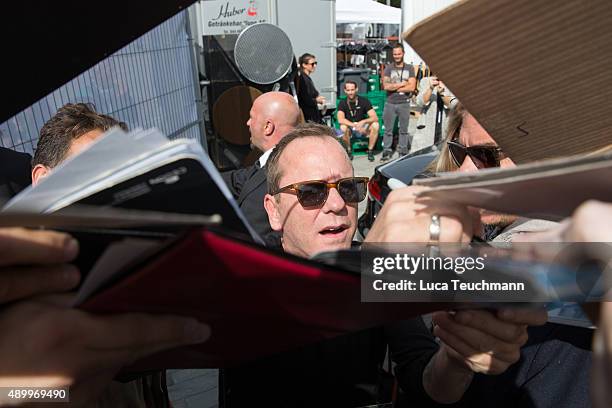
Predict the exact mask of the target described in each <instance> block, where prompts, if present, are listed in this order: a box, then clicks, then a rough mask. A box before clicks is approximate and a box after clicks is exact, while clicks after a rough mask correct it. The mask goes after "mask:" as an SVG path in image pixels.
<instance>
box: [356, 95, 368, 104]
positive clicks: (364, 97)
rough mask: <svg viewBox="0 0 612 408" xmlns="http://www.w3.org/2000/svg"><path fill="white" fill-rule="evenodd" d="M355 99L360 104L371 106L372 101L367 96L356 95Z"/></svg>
mask: <svg viewBox="0 0 612 408" xmlns="http://www.w3.org/2000/svg"><path fill="white" fill-rule="evenodd" d="M357 97H358V98H359V102H362V103H361V104H362V105H363V104H370V105H371V104H372V101H370V99H369V98H368V97H367V96H361V95H357Z"/></svg>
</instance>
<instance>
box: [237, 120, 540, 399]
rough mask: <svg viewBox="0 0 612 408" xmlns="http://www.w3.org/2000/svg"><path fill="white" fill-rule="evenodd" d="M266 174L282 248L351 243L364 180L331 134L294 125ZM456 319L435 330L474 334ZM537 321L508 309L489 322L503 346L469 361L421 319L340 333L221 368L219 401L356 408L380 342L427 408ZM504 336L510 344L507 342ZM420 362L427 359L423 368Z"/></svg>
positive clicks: (310, 251)
mask: <svg viewBox="0 0 612 408" xmlns="http://www.w3.org/2000/svg"><path fill="white" fill-rule="evenodd" d="M267 176H268V191H269V194H267V195H266V197H265V208H266V211H267V213H268V217H269V220H270V225H271V226H272V228H273V229H274V230H276V231H279V232H280V233H281V234H282V249H283V251H285V252H287V253H291V254H293V255H297V256H301V257H306V258H310V257H312V256H313V255H315V254H317V253H318V252H322V251H333V250H340V249H348V248H350V247H351V243H352V238H353V234H354V233H355V229H356V222H357V203H358V202H359V201H361V200H363V199H364V198H365V195H366V183H367V178H363V177H354V176H353V168H352V166H351V163H350V161H349V159H348V157H347V154H346V152H345V151H344V149H343V148H342V147H341V145H340V144H339V143H338V142H337V140H336V139H335V135H334V133H333V130H331V129H329V128H327V127H325V126H321V125H315V124H306V125H300V126H298V127H297V128H296V129H295V130H294V131H293V132H291V133H290V134H289V135H287V136H286V137H285V138H283V139H282V140H281V142H280V143H279V144H278V145H277V146H276V148H275V150H274V151H273V152H272V154H271V156H270V158H269V160H268V164H267ZM478 313H479V312H477V311H475V312H474V313H473V315H475V316H476V317H475V318H474V320H475V321H477V322H479V323H482V322H483V321H484V320H481V319H477V317H478ZM460 315H461V316H460V317H458V318H457V319H458V320H456V319H454V318H449V317H448V316H447V315H446V314H443V315H440V316H439V321H438V324H439V326H440V331H441V333H446V330H448V332H449V333H452V334H450V335H451V336H455V337H457V338H459V339H463V338H465V337H467V338H469V337H470V335H472V333H473V332H474V331H475V330H474V329H473V328H471V327H470V326H469V324H464V320H465V321H468V318H469V317H471V316H472V315H469V314H468V313H466V315H465V319H464V316H463V314H461V313H460ZM540 317H541V316H539V315H538V314H537V313H536V314H535V316H531V315H529V316H524V315H523V314H522V313H521V312H517V313H516V314H515V315H514V316H511V317H509V318H508V319H507V320H506V321H505V322H493V323H494V327H495V328H496V329H497V330H500V331H503V332H504V333H506V334H508V336H509V337H508V339H507V342H500V343H499V345H498V346H495V347H493V348H492V350H495V351H496V354H495V356H494V357H493V356H492V355H488V354H487V355H485V354H486V353H483V354H482V355H479V356H478V357H475V358H474V359H472V360H464V359H463V358H462V357H461V356H457V355H455V354H452V353H451V352H450V351H449V349H448V348H439V347H438V346H437V344H436V343H435V341H434V339H433V337H432V336H431V335H430V334H429V332H428V331H427V329H426V327H425V326H424V324H423V322H422V320H421V319H411V320H408V321H405V322H401V323H398V324H397V325H393V326H389V327H388V328H385V329H382V328H377V329H371V330H368V331H363V332H359V333H353V334H351V335H348V336H342V337H339V338H337V339H333V340H331V341H328V342H324V343H321V344H318V345H314V346H312V347H306V348H303V349H300V350H299V351H296V352H295V353H290V354H285V355H279V356H277V357H275V358H272V359H266V360H262V361H259V362H255V363H254V365H252V366H249V367H245V368H242V369H238V370H229V371H228V372H227V373H226V374H227V375H228V378H227V379H228V381H227V384H228V385H229V388H230V389H231V390H232V394H231V395H230V398H231V400H232V401H231V404H229V405H228V406H232V407H233V406H248V404H249V403H251V404H253V402H254V401H256V400H258V399H261V400H262V402H265V403H266V405H267V406H274V407H275V406H299V407H301V406H360V405H366V400H360V399H358V397H357V395H359V393H358V392H355V391H356V389H358V388H359V387H356V386H355V385H356V384H365V383H368V384H371V383H372V381H373V383H374V384H375V383H376V376H377V372H378V371H377V366H378V364H380V362H381V361H382V359H383V358H384V350H385V341H388V342H389V344H390V345H391V347H392V350H395V351H399V354H398V356H399V357H398V360H397V362H398V364H399V365H400V366H401V367H402V369H401V370H400V372H399V373H400V374H399V381H400V383H402V384H403V385H405V387H406V389H407V390H409V392H411V398H412V400H413V401H415V402H416V403H417V405H418V406H430V405H436V404H435V403H434V402H433V401H432V400H431V398H434V399H435V400H437V401H438V402H444V403H446V402H454V401H457V400H458V399H459V398H461V396H462V395H463V393H464V392H465V390H466V389H467V387H468V386H469V384H470V381H471V378H472V376H473V373H474V372H486V373H500V372H503V371H504V370H505V369H506V368H507V367H508V366H509V364H511V363H512V362H513V361H515V360H512V359H513V358H514V357H513V356H515V355H517V353H518V351H517V350H518V347H519V344H520V342H521V338H523V336H524V333H523V330H514V329H515V328H521V327H523V325H524V324H529V323H532V322H535V323H537V321H538V320H537V319H539V318H540ZM461 319H463V320H461ZM489 320H490V321H484V322H485V323H487V324H491V320H494V318H493V317H491V318H490V319H489ZM515 320H517V321H519V323H517V322H515ZM509 333H511V334H509ZM385 338H386V339H385ZM479 338H481V339H486V340H490V338H491V336H488V335H485V334H482V335H481V336H480V337H479ZM514 341H516V342H517V344H511V343H512V342H514ZM509 355H511V357H508V356H509ZM508 359H510V360H511V361H507V360H508ZM429 361H431V364H427V363H428V362H429ZM349 362H350V363H349ZM347 364H348V365H347ZM348 366H350V367H351V369H350V371H348V370H347V367H348ZM378 367H379V366H378ZM426 367H428V371H427V372H426V373H427V376H426V377H425V373H424V370H425V369H426ZM255 373H257V375H255ZM259 381H265V382H266V383H267V384H274V385H275V387H274V389H273V390H272V391H270V390H268V391H266V392H264V393H263V394H262V390H261V389H262V388H265V387H261V386H259V385H255V384H259ZM368 381H369V382H368ZM306 390H307V391H306ZM306 394H307V395H306ZM370 403H371V402H370Z"/></svg>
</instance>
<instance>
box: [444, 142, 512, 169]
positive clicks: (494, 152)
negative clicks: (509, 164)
mask: <svg viewBox="0 0 612 408" xmlns="http://www.w3.org/2000/svg"><path fill="white" fill-rule="evenodd" d="M447 143H448V150H449V151H450V154H451V157H452V158H453V161H454V162H455V164H456V165H457V167H461V165H462V164H463V161H464V160H465V156H466V155H467V156H470V159H472V162H474V165H475V166H476V167H477V168H479V169H486V168H490V167H499V162H500V161H501V160H502V159H504V158H505V157H506V156H505V155H504V152H503V151H502V149H501V148H500V147H499V146H470V147H467V146H464V145H462V144H461V143H459V142H456V141H454V140H451V141H449V142H447Z"/></svg>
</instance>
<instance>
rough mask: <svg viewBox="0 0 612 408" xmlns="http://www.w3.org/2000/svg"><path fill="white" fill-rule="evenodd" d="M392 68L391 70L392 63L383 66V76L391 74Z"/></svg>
mask: <svg viewBox="0 0 612 408" xmlns="http://www.w3.org/2000/svg"><path fill="white" fill-rule="evenodd" d="M392 70H393V64H388V65H387V66H386V67H385V70H384V71H383V75H384V76H389V75H391V71H392Z"/></svg>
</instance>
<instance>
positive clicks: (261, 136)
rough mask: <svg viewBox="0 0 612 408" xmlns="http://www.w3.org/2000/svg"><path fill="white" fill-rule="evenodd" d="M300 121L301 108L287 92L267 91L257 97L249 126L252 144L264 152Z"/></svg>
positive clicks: (250, 115) (250, 114)
mask: <svg viewBox="0 0 612 408" xmlns="http://www.w3.org/2000/svg"><path fill="white" fill-rule="evenodd" d="M299 121H300V108H299V107H298V104H297V102H296V101H295V99H294V98H293V97H292V96H291V95H289V94H288V93H286V92H267V93H265V94H263V95H261V96H260V97H259V98H257V99H255V102H254V103H253V107H252V108H251V111H250V112H249V120H248V122H247V126H248V127H249V131H250V132H251V144H252V145H253V146H255V147H257V148H258V149H259V150H261V151H262V152H265V151H266V150H269V149H271V148H273V147H274V146H276V144H277V143H278V142H279V141H280V140H281V139H282V137H283V136H285V135H286V134H287V133H289V132H290V131H291V130H292V129H293V128H294V127H295V126H297V124H298V123H299Z"/></svg>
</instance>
